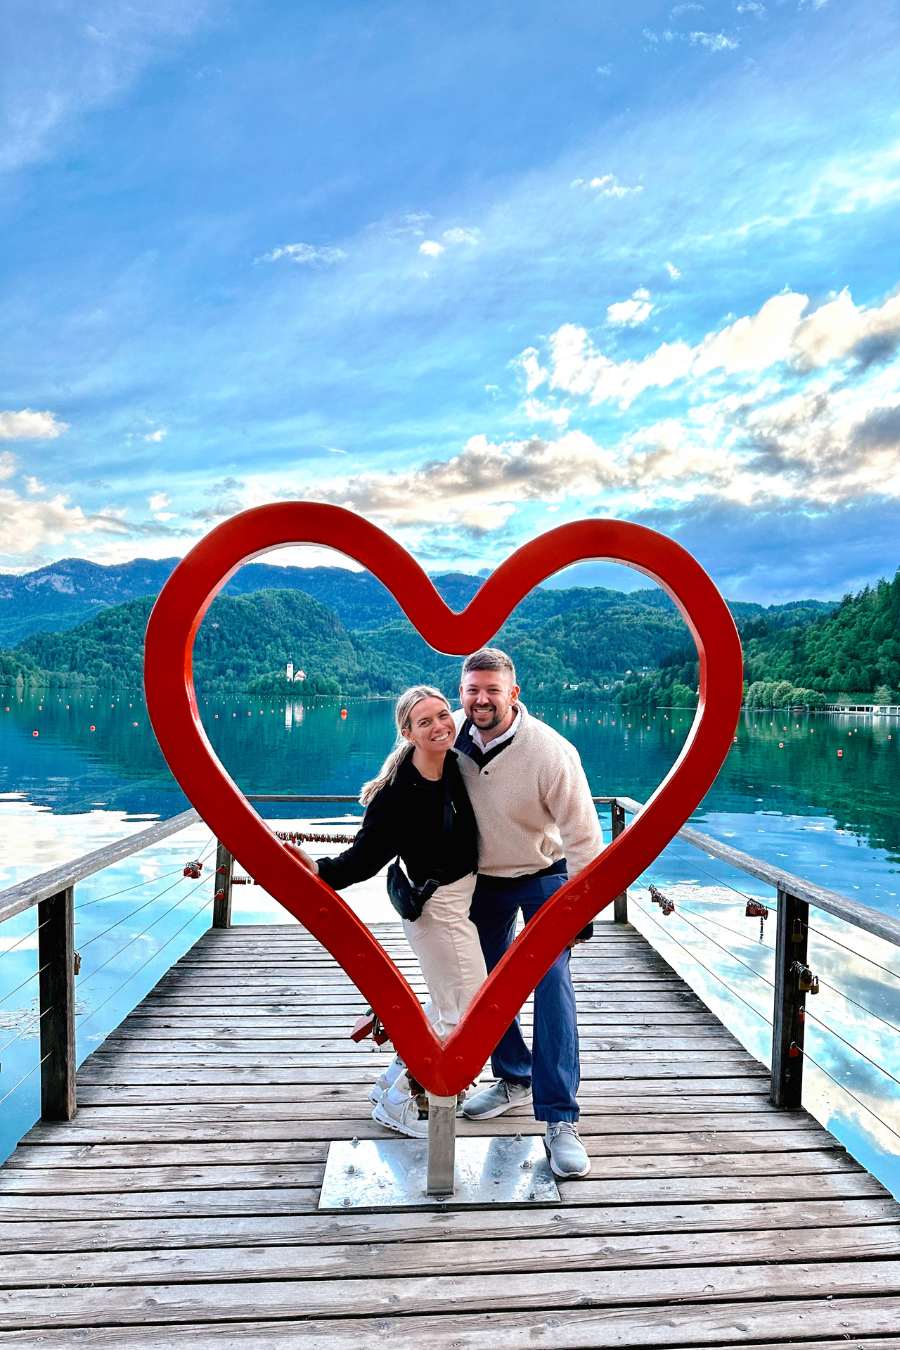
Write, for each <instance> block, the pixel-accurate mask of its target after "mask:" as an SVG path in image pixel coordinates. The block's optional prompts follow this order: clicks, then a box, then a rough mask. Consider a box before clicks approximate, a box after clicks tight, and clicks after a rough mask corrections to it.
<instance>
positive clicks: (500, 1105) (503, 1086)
mask: <svg viewBox="0 0 900 1350" xmlns="http://www.w3.org/2000/svg"><path fill="white" fill-rule="evenodd" d="M530 1105H531V1088H530V1087H524V1086H523V1085H522V1084H521V1083H508V1082H507V1081H506V1079H505V1078H498V1079H497V1081H496V1083H491V1085H490V1087H486V1088H482V1090H481V1092H476V1093H475V1095H474V1097H468V1098H467V1099H466V1103H465V1105H464V1106H463V1110H462V1113H463V1116H464V1117H465V1119H466V1120H493V1118H494V1116H502V1115H503V1113H504V1111H511V1110H512V1109H513V1107H514V1106H530Z"/></svg>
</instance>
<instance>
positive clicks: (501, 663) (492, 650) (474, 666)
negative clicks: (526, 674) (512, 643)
mask: <svg viewBox="0 0 900 1350" xmlns="http://www.w3.org/2000/svg"><path fill="white" fill-rule="evenodd" d="M472 670H503V671H505V672H506V673H507V674H508V675H509V677H510V679H511V680H512V682H513V684H515V683H516V668H515V666H514V665H513V663H512V658H511V657H509V656H507V655H506V652H502V651H501V650H500V648H499V647H480V648H479V649H478V651H477V652H472V655H471V656H467V657H466V659H465V661H463V667H462V677H463V679H465V678H466V676H467V675H468V674H469V672H470V671H472Z"/></svg>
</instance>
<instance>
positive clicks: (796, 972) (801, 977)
mask: <svg viewBox="0 0 900 1350" xmlns="http://www.w3.org/2000/svg"><path fill="white" fill-rule="evenodd" d="M791 974H792V975H793V976H795V977H796V980H797V989H798V990H799V992H800V993H801V994H817V993H818V992H819V977H818V975H814V974H813V973H812V971H811V970H810V968H809V966H806V965H804V964H803V962H802V961H795V962H794V964H793V965H792V966H791Z"/></svg>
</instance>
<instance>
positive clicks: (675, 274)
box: [665, 262, 681, 281]
mask: <svg viewBox="0 0 900 1350" xmlns="http://www.w3.org/2000/svg"><path fill="white" fill-rule="evenodd" d="M665 267H666V271H667V272H668V274H669V280H670V281H677V280H678V278H679V277H680V276H681V268H680V267H676V266H675V264H674V263H673V262H667V263H666V264H665Z"/></svg>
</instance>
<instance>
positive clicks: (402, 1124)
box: [372, 1073, 428, 1139]
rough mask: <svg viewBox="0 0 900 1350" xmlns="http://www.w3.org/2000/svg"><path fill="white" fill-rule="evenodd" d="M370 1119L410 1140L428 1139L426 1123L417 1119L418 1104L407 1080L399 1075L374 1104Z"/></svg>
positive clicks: (403, 1075)
mask: <svg viewBox="0 0 900 1350" xmlns="http://www.w3.org/2000/svg"><path fill="white" fill-rule="evenodd" d="M372 1119H373V1120H375V1121H377V1122H378V1124H379V1125H386V1126H387V1127H388V1129H389V1130H396V1131H397V1133H398V1134H406V1135H409V1137H410V1138H411V1139H427V1138H428V1121H427V1120H421V1119H420V1118H419V1104H418V1102H417V1101H416V1099H415V1097H414V1096H413V1095H412V1093H411V1092H410V1090H409V1079H408V1078H407V1076H406V1074H405V1073H404V1074H401V1075H400V1077H399V1078H398V1079H397V1081H396V1082H395V1083H393V1084H392V1086H391V1087H389V1088H388V1090H387V1091H386V1092H383V1093H382V1094H381V1099H380V1100H379V1101H377V1102H376V1103H375V1108H374V1110H373V1111H372Z"/></svg>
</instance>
